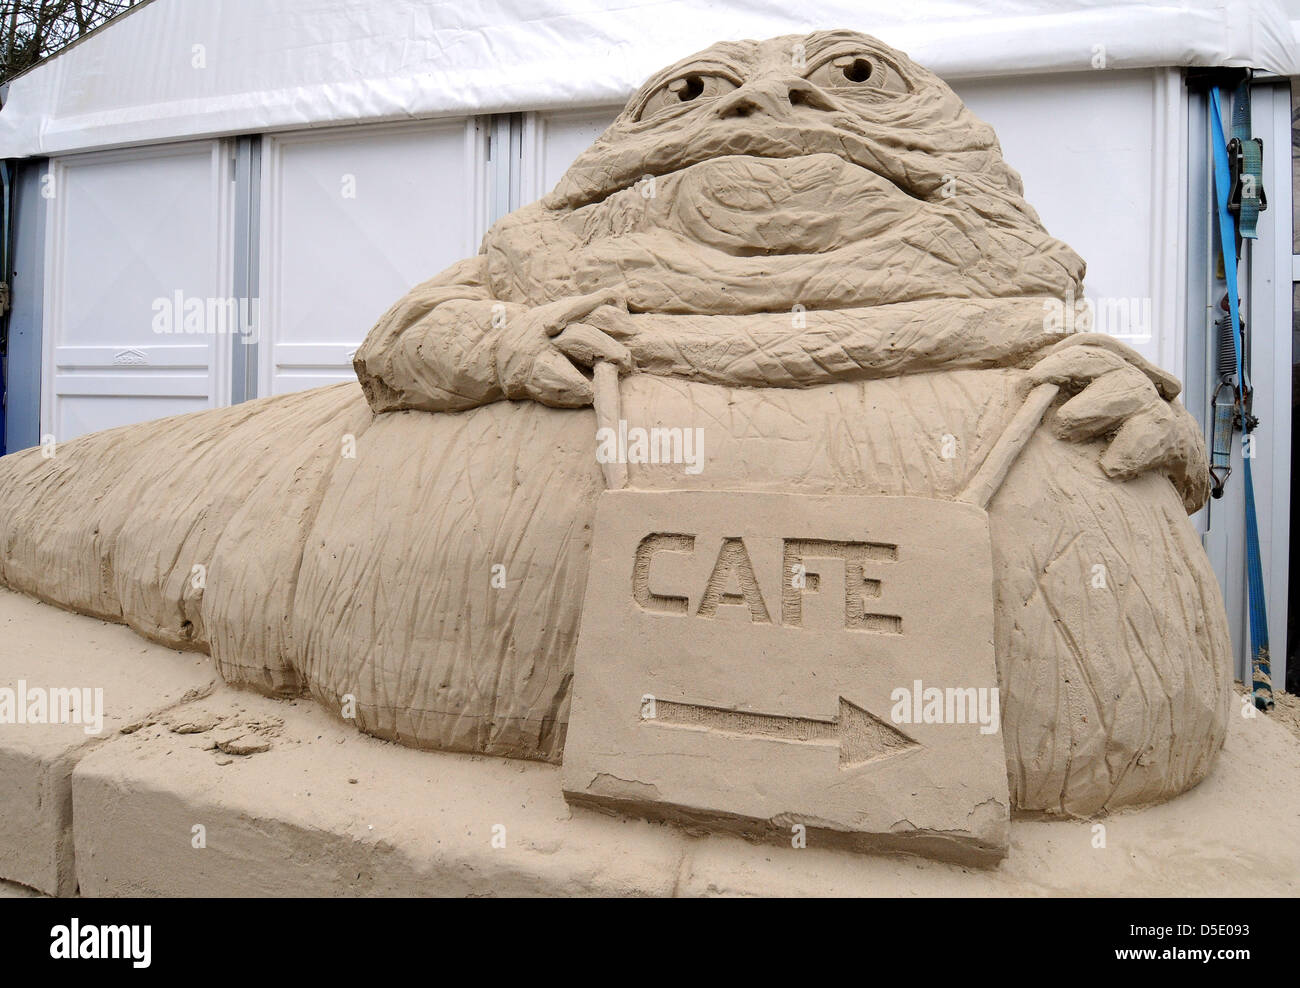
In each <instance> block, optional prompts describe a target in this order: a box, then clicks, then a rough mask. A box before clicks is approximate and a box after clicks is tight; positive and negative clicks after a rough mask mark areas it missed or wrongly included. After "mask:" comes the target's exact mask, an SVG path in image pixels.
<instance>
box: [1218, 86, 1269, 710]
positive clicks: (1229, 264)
mask: <svg viewBox="0 0 1300 988" xmlns="http://www.w3.org/2000/svg"><path fill="white" fill-rule="evenodd" d="M1244 85H1245V84H1244V83H1243V86H1244ZM1240 98H1241V87H1239V88H1238V89H1237V93H1236V95H1235V96H1234V102H1233V123H1234V131H1235V129H1236V124H1237V122H1238V119H1239V114H1238V111H1237V103H1238V102H1239V99H1240ZM1245 98H1246V99H1249V92H1247V93H1246V96H1245ZM1222 114H1223V111H1222V110H1221V108H1220V105H1219V91H1218V89H1217V88H1216V87H1211V88H1210V129H1211V144H1212V145H1213V149H1214V158H1213V168H1214V191H1215V196H1214V198H1215V204H1216V206H1217V207H1218V215H1219V246H1220V251H1221V253H1222V257H1223V273H1224V278H1225V280H1226V282H1227V287H1228V316H1227V318H1228V321H1229V322H1228V326H1227V327H1226V328H1227V329H1228V332H1227V333H1224V334H1223V335H1222V336H1221V337H1220V358H1221V361H1222V360H1223V358H1226V357H1228V356H1230V357H1231V367H1232V373H1233V375H1234V376H1235V381H1234V379H1233V378H1224V377H1223V376H1222V375H1223V372H1224V370H1225V368H1224V367H1222V366H1221V367H1220V368H1219V370H1220V375H1221V377H1220V386H1219V391H1218V393H1216V395H1215V399H1214V400H1215V404H1214V412H1215V420H1214V456H1215V458H1216V459H1217V457H1218V456H1219V453H1220V449H1219V447H1220V434H1221V432H1225V431H1226V433H1227V442H1225V443H1224V444H1223V448H1224V450H1227V451H1230V450H1231V445H1230V444H1231V436H1232V431H1233V429H1234V428H1235V427H1236V426H1237V425H1238V424H1240V426H1241V428H1242V431H1243V433H1248V432H1250V431H1251V430H1252V429H1253V428H1254V425H1255V423H1254V420H1253V419H1252V418H1250V417H1248V416H1247V415H1246V414H1245V403H1244V401H1243V400H1242V392H1243V390H1244V388H1245V385H1246V382H1247V378H1246V376H1245V374H1244V373H1243V366H1242V347H1241V346H1240V343H1241V340H1242V323H1241V310H1240V305H1239V298H1238V295H1237V223H1236V220H1235V218H1234V215H1233V211H1232V209H1231V205H1232V203H1231V200H1232V194H1233V191H1234V187H1235V186H1236V185H1238V184H1240V185H1241V189H1240V190H1239V191H1241V193H1242V194H1241V196H1240V197H1239V199H1238V205H1239V209H1238V213H1239V214H1242V215H1244V214H1246V213H1247V208H1246V204H1247V202H1248V198H1254V199H1256V200H1257V201H1258V205H1257V206H1256V207H1255V208H1254V211H1253V213H1252V214H1251V216H1250V220H1251V234H1250V235H1251V236H1255V233H1254V220H1255V218H1256V217H1257V216H1258V211H1259V209H1262V208H1264V207H1263V204H1262V203H1263V186H1262V185H1260V184H1259V183H1258V182H1256V184H1255V189H1254V190H1253V191H1257V192H1258V196H1254V197H1247V196H1246V195H1245V190H1246V186H1247V185H1249V183H1245V182H1242V181H1241V175H1242V172H1241V171H1240V169H1236V170H1234V168H1233V165H1232V163H1231V160H1230V155H1231V152H1232V148H1231V146H1230V145H1229V144H1228V142H1227V141H1226V140H1225V138H1224V134H1223V115H1222ZM1244 120H1245V126H1246V127H1247V128H1249V108H1247V109H1246V110H1245V115H1244ZM1233 141H1234V143H1236V144H1238V150H1239V151H1241V149H1242V148H1243V147H1244V144H1241V143H1239V141H1238V138H1237V137H1235V136H1234V139H1233ZM1250 143H1255V142H1253V141H1252V142H1250ZM1260 146H1261V147H1262V145H1260ZM1242 153H1243V155H1244V151H1243V152H1242ZM1245 174H1250V173H1249V172H1246V173H1245ZM1234 179H1235V181H1234ZM1242 235H1243V236H1245V233H1244V232H1243V234H1242ZM1229 389H1230V390H1231V392H1232V395H1233V398H1234V401H1233V402H1232V404H1230V405H1229V404H1226V403H1225V402H1223V401H1222V395H1223V392H1224V391H1225V390H1229ZM1225 407H1226V409H1227V411H1228V414H1227V416H1226V421H1225V420H1223V419H1221V417H1220V416H1221V413H1222V411H1223V410H1224V409H1225ZM1252 459H1253V457H1251V456H1243V457H1242V460H1241V462H1242V472H1243V473H1244V475H1245V495H1246V587H1247V594H1248V602H1249V611H1250V657H1251V695H1252V697H1253V698H1254V701H1255V706H1256V707H1258V708H1259V709H1261V710H1269V709H1271V708H1272V706H1273V685H1272V679H1271V672H1270V666H1269V651H1268V614H1267V610H1266V607H1265V603H1264V573H1263V562H1262V559H1261V557H1260V552H1259V525H1258V523H1257V521H1256V518H1255V484H1254V480H1253V478H1252V477H1251V470H1250V464H1251V460H1252ZM1217 483H1218V481H1217V476H1216V484H1217ZM1218 493H1219V494H1222V488H1221V486H1220V489H1219V492H1218Z"/></svg>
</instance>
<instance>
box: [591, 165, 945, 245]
mask: <svg viewBox="0 0 1300 988" xmlns="http://www.w3.org/2000/svg"><path fill="white" fill-rule="evenodd" d="M606 202H609V206H608V207H606V206H605V203H606ZM629 202H630V203H631V207H632V208H634V209H636V210H639V211H641V212H642V217H641V220H642V223H643V224H644V227H649V228H655V229H664V230H670V231H672V232H674V233H676V234H677V235H679V236H680V237H682V238H683V239H685V240H687V241H690V242H692V243H697V244H701V245H704V246H707V247H711V248H713V249H715V250H720V251H723V252H725V253H727V254H731V255H733V256H737V257H749V256H764V255H775V254H817V253H822V252H825V251H828V250H834V249H835V248H837V247H842V246H845V245H846V244H850V243H860V242H863V241H869V240H884V239H887V238H896V237H898V236H901V235H904V231H905V230H906V229H907V227H908V221H909V220H911V219H912V218H914V217H916V216H917V215H918V214H919V213H920V212H922V211H924V210H930V209H934V208H936V207H931V206H929V204H927V203H925V202H922V201H920V200H918V199H916V198H915V197H913V196H911V195H910V194H908V193H907V192H905V191H904V190H902V189H900V188H899V187H898V186H897V185H895V184H894V183H893V182H892V181H890V180H889V179H888V178H885V177H883V176H881V175H879V174H877V173H876V172H874V171H871V170H870V169H868V168H864V167H862V166H861V165H859V164H857V163H856V162H851V161H847V160H845V159H844V158H842V157H840V156H838V155H834V154H830V153H826V152H818V153H813V154H800V155H791V156H788V157H781V156H763V155H753V154H730V155H724V156H714V157H709V158H706V159H704V160H701V161H699V162H697V163H695V164H692V165H688V166H686V167H683V168H679V169H676V170H673V171H671V172H668V173H666V174H663V175H660V176H657V177H656V178H655V179H654V180H653V183H651V182H649V180H642V183H641V184H640V185H639V186H638V187H637V188H636V189H635V190H628V191H626V192H624V194H623V195H622V196H619V197H617V198H616V199H610V198H609V197H606V199H605V200H601V202H600V203H593V204H592V205H591V206H590V207H587V209H586V210H584V212H585V211H587V210H593V211H596V212H606V211H608V212H609V213H611V214H617V213H625V212H626V210H627V209H628V208H629V207H628V205H627V204H628V203H629ZM938 208H940V209H941V208H942V207H938Z"/></svg>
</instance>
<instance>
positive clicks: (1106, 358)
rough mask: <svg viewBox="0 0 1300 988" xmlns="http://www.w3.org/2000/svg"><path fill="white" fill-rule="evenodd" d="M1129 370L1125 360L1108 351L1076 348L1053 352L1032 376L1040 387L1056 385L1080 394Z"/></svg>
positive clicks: (1087, 347) (1039, 363)
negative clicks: (1104, 378) (1100, 380)
mask: <svg viewBox="0 0 1300 988" xmlns="http://www.w3.org/2000/svg"><path fill="white" fill-rule="evenodd" d="M1128 366H1129V364H1128V363H1127V362H1126V361H1125V360H1124V358H1123V357H1121V356H1119V355H1118V354H1116V353H1112V352H1111V351H1110V350H1107V349H1106V348H1105V347H1096V346H1073V347H1066V348H1064V349H1060V350H1057V349H1055V348H1054V349H1053V351H1052V352H1049V353H1048V355H1047V356H1045V357H1043V358H1042V359H1041V360H1039V361H1038V363H1036V364H1034V366H1033V367H1031V368H1030V369H1029V376H1030V377H1031V378H1032V379H1033V380H1034V381H1035V382H1036V383H1038V384H1055V385H1056V386H1057V387H1059V388H1063V389H1065V390H1067V391H1077V390H1079V389H1081V388H1085V387H1087V386H1088V385H1089V384H1091V383H1092V382H1093V381H1095V380H1096V379H1097V378H1099V377H1101V376H1102V375H1103V374H1109V373H1111V372H1112V371H1117V370H1121V369H1123V368H1125V367H1128Z"/></svg>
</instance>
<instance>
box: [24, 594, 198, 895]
mask: <svg viewBox="0 0 1300 988" xmlns="http://www.w3.org/2000/svg"><path fill="white" fill-rule="evenodd" d="M0 643H2V644H0V878H2V879H7V880H9V881H13V882H20V883H22V884H23V885H27V886H31V887H32V888H35V889H39V890H40V891H42V892H47V893H49V894H52V895H53V894H58V895H68V894H71V893H72V892H74V891H75V890H76V881H75V877H74V873H73V872H74V869H73V842H72V780H71V776H72V770H73V768H74V766H75V765H76V764H77V762H78V761H79V760H80V759H81V758H83V757H85V756H86V755H87V754H89V753H90V752H91V751H93V750H95V748H96V747H99V746H102V745H104V744H107V743H109V742H110V740H111V739H112V738H114V737H116V736H120V732H121V730H122V729H123V728H127V729H129V728H130V727H131V726H132V725H134V724H137V723H140V722H142V721H147V720H149V719H150V718H151V717H152V716H154V715H156V714H157V713H158V712H160V711H162V710H165V709H166V708H167V707H169V706H172V705H174V704H176V703H177V702H179V701H180V700H182V698H184V697H186V696H187V695H194V694H198V693H202V692H204V691H206V690H208V689H210V688H211V687H212V685H213V683H214V682H215V680H216V673H215V671H214V669H213V666H212V661H211V660H210V659H209V658H208V657H207V656H206V655H201V654H198V653H195V652H177V651H174V650H171V649H167V648H161V647H159V646H156V645H151V644H149V643H147V642H144V641H142V640H141V639H140V638H139V637H137V636H136V635H135V634H134V633H132V632H131V631H130V630H129V629H128V628H126V627H123V626H121V625H115V624H108V623H106V622H104V621H100V620H97V619H92V618H81V617H75V616H73V615H70V614H67V613H65V612H62V611H59V610H57V609H56V608H53V607H50V606H49V605H48V604H43V603H41V602H40V601H37V600H33V599H32V598H30V597H26V596H23V595H22V594H17V593H14V592H12V591H9V590H0ZM56 690H58V691H72V690H75V691H76V692H77V698H78V702H79V703H80V704H81V706H80V707H73V706H72V703H71V698H70V694H67V693H64V694H56V693H55V692H54V691H56ZM86 690H89V691H91V692H90V695H89V703H85V702H84V701H85V700H86V699H87V697H86V693H85V691H86ZM95 691H102V693H99V694H96V692H95ZM42 697H43V698H44V701H45V703H46V706H47V709H46V712H45V713H44V714H41V713H40V712H39V711H40V704H41V699H40V698H42ZM63 697H67V698H68V699H67V700H66V701H64V703H62V704H60V699H61V698H63ZM52 698H53V699H54V701H55V706H56V708H57V707H58V706H60V705H62V706H63V711H62V715H61V718H55V717H52V716H51V715H50V711H49V709H48V705H49V701H50V700H51V699H52ZM19 701H21V702H19ZM10 702H13V704H14V708H15V709H13V712H12V713H11V712H10V708H9V707H8V706H7V704H8V703H10ZM101 704H102V705H101ZM19 707H20V708H21V715H19V711H18V709H16V708H19ZM74 711H75V713H76V715H77V720H78V722H76V723H73V722H70V721H71V720H72V717H71V716H68V715H70V714H72V713H74ZM95 711H100V712H102V715H103V718H102V724H100V725H98V726H99V728H100V729H99V730H98V732H95V727H96V726H97V725H96V724H95V723H94V719H95V718H93V717H92V716H91V715H92V714H93V713H94V712H95ZM32 713H35V716H34V717H32V716H28V715H29V714H32ZM52 719H62V720H63V722H62V723H33V722H31V721H32V720H38V721H39V720H45V721H49V720H52ZM19 721H25V722H19ZM87 721H89V723H87ZM87 728H89V731H88V730H87Z"/></svg>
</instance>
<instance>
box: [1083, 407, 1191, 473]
mask: <svg viewBox="0 0 1300 988" xmlns="http://www.w3.org/2000/svg"><path fill="white" fill-rule="evenodd" d="M1177 432H1178V430H1177V421H1176V419H1175V416H1174V412H1173V409H1172V408H1170V407H1169V405H1168V404H1167V403H1164V402H1161V403H1160V404H1159V405H1155V406H1152V407H1151V408H1148V409H1145V410H1144V411H1141V412H1139V413H1138V414H1136V415H1134V416H1132V417H1130V418H1129V420H1128V421H1127V422H1125V423H1124V424H1123V425H1122V426H1120V430H1119V432H1117V433H1116V434H1115V438H1114V439H1113V440H1112V441H1111V444H1110V445H1109V446H1108V447H1107V448H1106V452H1104V453H1103V454H1102V455H1101V469H1102V470H1103V471H1104V472H1105V474H1106V476H1108V477H1113V478H1114V479H1116V480H1130V479H1132V478H1133V477H1136V476H1138V475H1139V474H1142V473H1145V472H1146V471H1148V470H1152V469H1156V468H1163V467H1165V466H1167V465H1168V464H1169V462H1170V460H1171V459H1172V458H1174V457H1175V456H1176V453H1177V451H1176V450H1175V449H1174V446H1175V445H1176V443H1177Z"/></svg>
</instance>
